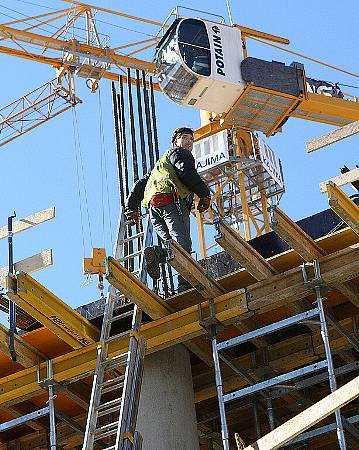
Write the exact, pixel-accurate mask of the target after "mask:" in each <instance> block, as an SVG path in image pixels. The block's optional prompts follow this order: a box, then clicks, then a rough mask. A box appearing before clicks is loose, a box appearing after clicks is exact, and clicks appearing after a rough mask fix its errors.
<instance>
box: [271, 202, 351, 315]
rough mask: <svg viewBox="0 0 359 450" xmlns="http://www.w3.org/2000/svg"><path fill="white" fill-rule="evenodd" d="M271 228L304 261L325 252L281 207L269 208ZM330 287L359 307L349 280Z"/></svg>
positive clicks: (311, 259) (332, 284)
mask: <svg viewBox="0 0 359 450" xmlns="http://www.w3.org/2000/svg"><path fill="white" fill-rule="evenodd" d="M271 228H272V229H273V230H274V231H275V233H277V234H278V236H279V237H280V238H282V239H283V240H284V241H285V242H287V244H288V245H289V246H290V247H292V248H293V250H294V251H296V252H297V253H298V254H299V255H300V256H301V257H302V258H303V259H304V261H308V262H310V261H313V260H314V259H319V258H321V257H322V256H323V255H326V254H327V252H326V251H325V250H324V249H323V248H322V247H321V245H320V243H318V242H315V241H314V240H313V239H312V238H311V237H310V236H309V235H308V234H307V233H306V232H305V231H304V230H302V229H301V228H300V226H299V225H297V224H296V223H295V222H294V221H293V220H292V219H290V218H289V217H288V216H287V215H286V214H285V213H284V212H283V211H282V210H281V209H279V208H278V207H273V208H272V210H271ZM330 286H331V287H333V288H334V289H336V290H338V291H339V292H341V293H342V294H343V295H345V297H347V298H348V300H349V301H351V302H352V303H353V304H354V305H355V306H357V307H359V296H358V293H357V289H356V288H355V286H353V284H352V283H351V282H346V283H331V284H330Z"/></svg>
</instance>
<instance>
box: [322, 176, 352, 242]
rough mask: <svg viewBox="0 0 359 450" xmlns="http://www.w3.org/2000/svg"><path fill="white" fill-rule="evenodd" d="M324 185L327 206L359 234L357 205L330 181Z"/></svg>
mask: <svg viewBox="0 0 359 450" xmlns="http://www.w3.org/2000/svg"><path fill="white" fill-rule="evenodd" d="M326 187H327V193H328V202H329V206H330V207H331V208H332V210H333V211H334V212H335V213H336V214H337V215H338V216H339V217H340V218H341V219H343V220H344V222H345V223H346V224H347V225H348V226H349V227H350V228H351V229H352V230H353V231H354V233H356V234H357V235H359V207H358V206H357V205H356V204H355V203H354V202H353V200H351V199H350V198H349V197H348V196H347V195H346V194H345V193H344V192H343V191H342V190H341V189H340V188H338V186H337V185H336V184H335V183H333V182H332V181H329V182H328V183H327V185H326Z"/></svg>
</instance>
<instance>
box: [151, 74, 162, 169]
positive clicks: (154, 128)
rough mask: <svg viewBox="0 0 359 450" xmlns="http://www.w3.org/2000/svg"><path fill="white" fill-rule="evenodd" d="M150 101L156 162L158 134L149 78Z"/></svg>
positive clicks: (152, 91) (157, 156)
mask: <svg viewBox="0 0 359 450" xmlns="http://www.w3.org/2000/svg"><path fill="white" fill-rule="evenodd" d="M150 99H151V115H152V128H153V142H154V144H155V157H156V161H158V160H159V159H160V149H159V146H158V133H157V118H156V106H155V93H154V90H153V79H152V76H150Z"/></svg>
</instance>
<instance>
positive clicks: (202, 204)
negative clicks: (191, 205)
mask: <svg viewBox="0 0 359 450" xmlns="http://www.w3.org/2000/svg"><path fill="white" fill-rule="evenodd" d="M210 203H211V197H202V198H200V199H199V202H198V205H197V210H198V212H199V213H204V212H205V211H207V209H208V208H209V205H210Z"/></svg>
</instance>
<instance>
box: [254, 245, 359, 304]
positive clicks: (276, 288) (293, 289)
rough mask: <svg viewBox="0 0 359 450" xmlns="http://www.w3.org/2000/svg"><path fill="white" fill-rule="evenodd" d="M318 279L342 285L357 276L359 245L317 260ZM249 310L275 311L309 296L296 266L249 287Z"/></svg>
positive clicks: (309, 290) (308, 290) (307, 288)
mask: <svg viewBox="0 0 359 450" xmlns="http://www.w3.org/2000/svg"><path fill="white" fill-rule="evenodd" d="M319 263H320V269H321V276H322V279H323V281H324V282H325V283H326V284H327V285H332V284H334V283H344V282H346V281H349V280H351V279H354V278H356V277H358V276H359V244H355V245H353V246H352V247H350V248H346V249H343V250H340V251H338V252H335V253H331V254H330V255H327V256H323V257H322V258H320V259H319ZM249 293H250V300H249V304H248V306H249V308H250V309H255V310H257V309H259V310H261V312H265V311H269V310H272V309H275V308H277V307H279V306H281V305H286V304H288V303H289V302H294V301H297V300H300V299H302V298H304V297H306V296H307V295H310V294H312V288H311V287H310V286H308V285H307V284H305V283H304V282H303V275H302V271H301V268H300V267H296V268H294V269H291V270H288V271H286V272H284V273H282V274H279V275H275V276H273V277H271V278H270V279H268V280H265V281H260V282H258V283H255V284H252V285H251V286H250V290H249Z"/></svg>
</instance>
